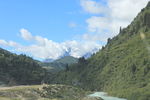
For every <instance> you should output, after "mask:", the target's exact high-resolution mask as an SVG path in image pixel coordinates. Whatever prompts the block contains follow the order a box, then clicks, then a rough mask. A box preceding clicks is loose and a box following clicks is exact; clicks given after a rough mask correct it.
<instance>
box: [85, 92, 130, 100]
mask: <svg viewBox="0 0 150 100" xmlns="http://www.w3.org/2000/svg"><path fill="white" fill-rule="evenodd" d="M88 96H90V97H100V98H102V99H104V100H127V99H124V98H118V97H112V96H108V95H107V93H105V92H95V93H93V94H90V95H88Z"/></svg>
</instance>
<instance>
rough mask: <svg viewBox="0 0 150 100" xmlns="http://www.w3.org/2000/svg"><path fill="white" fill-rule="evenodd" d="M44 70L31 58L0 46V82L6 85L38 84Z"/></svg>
mask: <svg viewBox="0 0 150 100" xmlns="http://www.w3.org/2000/svg"><path fill="white" fill-rule="evenodd" d="M44 76H45V70H44V69H43V68H41V66H39V65H38V64H37V63H36V62H35V61H34V60H33V59H32V58H30V57H27V56H26V55H16V54H13V53H10V52H9V51H6V50H4V49H1V48H0V83H1V84H8V85H19V84H21V85H25V84H39V83H41V81H42V80H43V79H44Z"/></svg>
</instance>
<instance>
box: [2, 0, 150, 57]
mask: <svg viewBox="0 0 150 100" xmlns="http://www.w3.org/2000/svg"><path fill="white" fill-rule="evenodd" d="M148 1H149V0H136V2H135V0H0V47H2V48H4V49H7V50H10V51H12V52H14V53H18V54H20V53H25V54H27V55H29V56H32V57H33V58H36V59H48V58H49V59H57V58H59V57H61V56H63V55H64V54H66V52H67V53H68V54H69V55H71V56H74V57H81V56H84V55H85V54H87V53H94V52H96V51H98V50H99V49H100V48H101V47H102V46H103V45H105V44H106V43H107V39H108V38H112V37H113V36H115V35H117V34H118V31H119V27H120V26H121V27H126V26H127V25H129V24H130V23H131V21H132V20H133V19H134V17H135V16H136V15H137V14H138V12H140V10H141V9H142V8H144V7H145V6H146V4H147V2H148ZM131 7H132V9H130V8H131Z"/></svg>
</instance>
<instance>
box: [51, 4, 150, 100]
mask: <svg viewBox="0 0 150 100" xmlns="http://www.w3.org/2000/svg"><path fill="white" fill-rule="evenodd" d="M118 16H119V15H118ZM69 68H70V69H69V70H67V71H61V72H59V73H58V74H56V76H54V78H53V79H55V80H53V82H55V83H63V84H72V85H77V86H80V87H82V88H84V89H90V90H97V91H106V92H108V93H109V94H111V95H116V96H119V97H124V98H127V99H128V100H149V98H150V2H149V3H148V5H147V7H146V8H144V9H142V10H141V12H140V13H139V14H138V16H137V17H136V18H135V19H134V21H133V22H132V23H131V24H130V25H129V26H128V27H127V28H124V29H121V30H120V33H119V35H117V36H116V37H114V38H113V39H108V43H107V45H106V46H105V47H103V48H102V49H101V50H100V51H99V52H97V53H96V54H94V55H93V56H92V57H91V58H89V59H87V60H85V59H82V60H81V61H80V60H79V63H77V64H74V65H72V66H70V67H69Z"/></svg>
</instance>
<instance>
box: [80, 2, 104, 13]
mask: <svg viewBox="0 0 150 100" xmlns="http://www.w3.org/2000/svg"><path fill="white" fill-rule="evenodd" d="M80 1H81V6H82V8H83V9H84V11H86V12H88V13H92V14H100V13H102V12H105V10H106V9H105V7H104V6H103V5H102V4H101V3H100V2H95V1H93V0H80Z"/></svg>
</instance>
